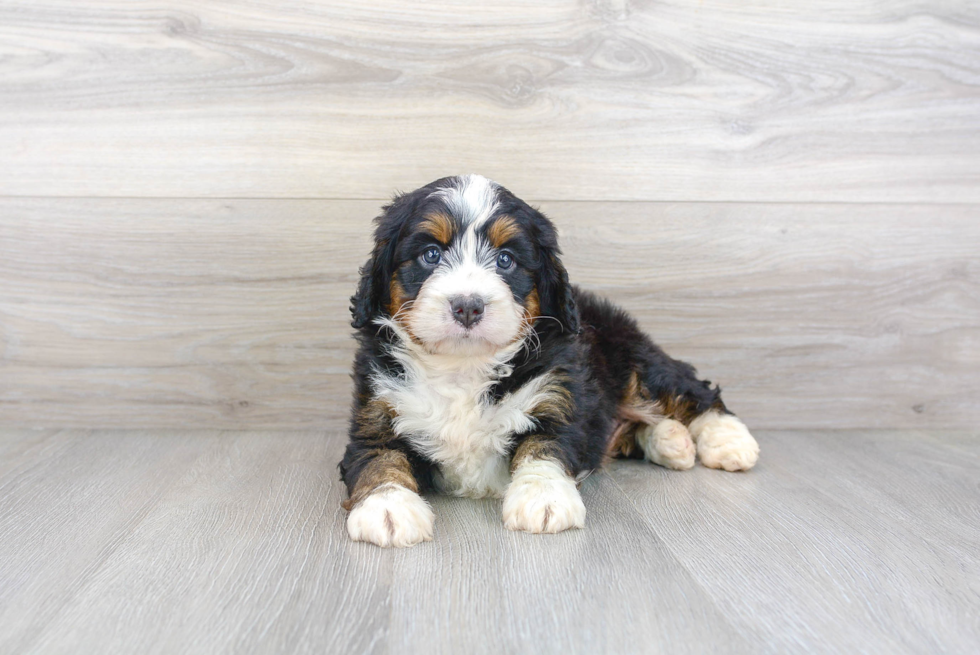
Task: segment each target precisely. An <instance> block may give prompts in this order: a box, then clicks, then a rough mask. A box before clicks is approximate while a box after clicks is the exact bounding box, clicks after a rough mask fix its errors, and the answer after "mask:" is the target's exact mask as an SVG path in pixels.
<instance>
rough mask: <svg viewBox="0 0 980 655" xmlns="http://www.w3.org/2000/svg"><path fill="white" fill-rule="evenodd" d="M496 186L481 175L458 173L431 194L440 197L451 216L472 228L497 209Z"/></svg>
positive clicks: (483, 221) (485, 219)
mask: <svg viewBox="0 0 980 655" xmlns="http://www.w3.org/2000/svg"><path fill="white" fill-rule="evenodd" d="M497 187H498V185H497V183H496V182H493V181H492V180H488V179H487V178H485V177H483V176H482V175H460V176H459V177H456V178H455V179H454V180H453V182H452V184H450V185H449V186H447V187H443V188H442V189H439V190H438V191H434V192H433V193H432V195H433V196H436V197H438V198H442V200H443V201H444V202H445V203H446V206H447V207H448V208H449V211H450V212H451V213H452V214H453V216H455V217H456V218H458V219H459V220H461V221H463V223H464V224H466V225H467V226H469V227H471V228H473V227H477V226H479V225H481V224H483V223H485V222H486V221H487V219H489V218H490V217H491V216H492V215H493V213H494V212H495V211H496V210H497V205H498V203H497Z"/></svg>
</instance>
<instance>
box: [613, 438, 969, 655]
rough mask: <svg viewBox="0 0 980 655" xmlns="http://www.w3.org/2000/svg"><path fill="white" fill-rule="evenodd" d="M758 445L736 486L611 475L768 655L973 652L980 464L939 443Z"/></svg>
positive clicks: (716, 478)
mask: <svg viewBox="0 0 980 655" xmlns="http://www.w3.org/2000/svg"><path fill="white" fill-rule="evenodd" d="M964 436H967V437H968V438H969V439H970V440H971V441H972V442H974V443H975V442H976V434H975V433H972V434H970V435H964ZM760 445H761V448H762V456H761V458H760V464H759V466H758V468H757V469H755V470H753V471H752V472H751V473H750V474H749V475H745V476H734V477H733V476H726V475H724V474H723V473H720V472H716V471H709V470H707V469H703V468H696V469H694V471H693V473H694V474H693V475H685V474H684V473H677V472H673V471H667V470H664V469H659V468H654V469H653V471H652V472H651V467H649V466H646V465H643V463H633V462H627V463H622V464H621V465H619V466H616V467H614V468H613V469H612V470H611V472H610V475H611V477H612V479H613V480H614V481H615V482H616V484H618V485H619V486H620V487H621V488H622V489H623V491H624V492H625V493H626V494H627V495H628V496H629V497H630V498H632V499H633V501H634V503H635V504H636V506H637V508H638V509H639V511H640V513H641V514H642V515H643V516H644V517H645V518H646V519H647V522H648V523H649V524H650V525H651V526H652V527H653V528H654V530H655V531H656V532H657V534H658V535H661V537H662V538H663V539H664V543H666V544H667V545H668V547H669V549H670V551H671V553H672V554H674V555H675V556H676V557H677V558H678V559H679V560H680V561H681V562H683V563H684V564H685V566H686V568H687V569H688V570H689V571H691V573H692V575H694V577H695V579H697V580H698V582H699V583H700V584H701V585H702V586H703V588H704V589H705V591H706V592H707V593H708V595H709V596H710V597H711V598H713V599H714V600H715V601H716V602H717V603H718V604H719V606H720V607H722V608H723V610H724V612H725V615H726V617H728V619H729V620H730V621H731V622H733V623H734V624H735V625H737V626H739V627H740V628H741V629H744V630H745V631H746V632H747V633H749V634H751V635H752V638H753V640H754V641H755V642H756V643H765V644H767V646H768V648H769V649H771V650H772V651H773V652H787V651H788V650H799V651H806V652H817V653H820V652H827V653H833V652H843V651H851V652H856V651H860V650H863V649H862V648H861V647H860V646H859V645H860V644H863V643H870V644H874V646H873V647H871V648H870V650H872V651H876V652H896V653H897V652H949V653H952V652H961V653H968V652H973V651H974V650H976V648H977V646H978V645H980V621H978V618H977V617H978V612H977V610H978V609H980V583H978V581H980V546H978V544H980V514H978V512H977V510H976V507H977V506H978V501H980V487H978V484H977V483H978V480H980V460H978V459H977V458H976V457H975V456H974V457H968V458H964V456H963V453H962V452H960V451H959V450H958V449H956V448H951V447H950V446H948V445H947V442H946V439H945V438H943V437H942V435H937V434H935V433H933V434H930V435H924V434H922V433H914V434H900V433H898V434H897V433H894V432H879V433H855V432H849V431H841V432H833V433H821V432H805V431H804V432H795V433H779V434H774V435H768V434H766V435H763V436H762V438H761V439H760ZM651 475H653V476H655V477H656V480H655V481H651ZM761 599H764V602H765V604H766V607H767V608H768V611H766V610H763V611H760V610H759V607H758V605H757V602H756V601H757V600H761ZM829 633H833V637H832V638H828V634H829ZM844 645H846V647H844Z"/></svg>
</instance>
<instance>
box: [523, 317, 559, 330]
mask: <svg viewBox="0 0 980 655" xmlns="http://www.w3.org/2000/svg"><path fill="white" fill-rule="evenodd" d="M538 318H546V319H548V320H549V321H555V322H556V323H558V326H559V327H561V331H562V332H564V331H565V326H564V325H562V322H561V321H560V320H558V319H557V318H555V317H554V316H529V317H528V319H527V320H529V321H533V320H535V319H538Z"/></svg>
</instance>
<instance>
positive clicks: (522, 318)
mask: <svg viewBox="0 0 980 655" xmlns="http://www.w3.org/2000/svg"><path fill="white" fill-rule="evenodd" d="M375 222H376V225H377V227H376V230H375V233H374V239H375V244H374V251H373V253H372V254H371V258H370V259H369V260H368V262H367V264H366V265H365V266H364V268H363V269H362V270H361V280H360V284H359V285H358V288H357V293H356V294H355V295H354V296H353V298H352V302H353V305H352V307H351V311H352V313H353V316H354V320H353V325H354V327H355V328H356V329H357V331H358V332H357V339H358V341H359V343H360V349H359V350H358V352H357V357H356V360H355V362H354V375H353V377H354V384H355V389H354V407H353V413H352V417H351V425H350V443H349V444H348V446H347V452H346V454H345V455H344V459H343V461H342V462H341V464H340V471H341V475H342V476H343V479H344V482H345V483H346V484H347V489H348V491H349V493H350V498H349V499H348V500H347V501H345V503H344V507H345V508H346V509H347V510H349V512H350V514H349V516H348V518H347V530H348V532H349V533H350V536H351V538H352V539H355V540H358V541H369V542H371V543H375V544H377V545H379V546H411V545H412V544H416V543H418V542H420V541H424V540H429V539H431V538H432V525H433V520H434V517H433V514H432V510H431V509H430V508H429V505H428V504H427V503H426V502H425V500H423V499H422V496H420V495H419V494H420V492H423V491H426V490H430V489H434V490H436V491H439V492H442V493H447V494H454V495H458V496H468V497H471V498H480V497H484V496H494V497H502V498H503V522H504V526H505V527H507V528H509V529H511V530H525V531H527V532H536V533H538V532H560V531H562V530H567V529H568V528H581V527H583V526H584V525H585V505H584V504H583V503H582V498H581V497H580V496H579V491H578V486H577V481H579V480H581V479H582V478H584V477H585V476H586V475H587V474H588V473H589V472H590V471H592V470H593V469H596V468H598V467H599V466H601V465H602V463H603V460H604V459H605V458H607V457H610V456H612V457H636V458H646V459H648V460H650V461H651V462H654V463H656V464H659V465H661V466H666V467H669V468H673V469H688V468H691V467H692V466H694V458H695V453H696V454H697V456H698V457H699V458H700V460H701V463H702V464H704V465H705V466H710V467H712V468H720V469H725V470H727V471H739V470H745V469H749V468H752V466H753V465H754V464H755V462H756V459H757V458H758V456H759V447H758V445H757V444H756V441H755V439H753V438H752V435H751V434H749V431H748V430H747V429H746V427H745V425H744V424H743V423H742V422H741V421H740V420H738V419H737V418H736V417H735V416H734V415H733V414H732V413H731V412H729V411H728V410H727V409H726V408H725V405H724V404H723V403H722V401H721V397H720V392H719V390H718V389H717V388H711V386H710V384H709V383H708V382H705V381H702V380H699V379H698V378H697V377H696V375H695V371H694V368H693V367H691V366H690V365H689V364H685V363H684V362H680V361H677V360H675V359H671V358H670V357H668V356H667V355H666V354H664V352H663V351H662V350H661V349H660V348H658V347H657V346H656V345H654V343H653V342H652V341H651V340H650V339H649V337H647V336H646V335H645V334H643V332H641V331H640V329H639V328H638V327H637V325H636V322H635V321H634V320H633V319H632V318H630V317H629V316H628V315H627V314H626V313H625V312H624V311H622V310H621V309H619V308H617V307H614V306H613V305H611V304H610V303H609V302H607V301H605V300H603V299H601V298H597V297H596V296H594V295H592V294H590V293H588V292H586V291H583V290H581V289H578V288H577V287H575V286H572V285H571V284H569V282H568V275H567V274H566V272H565V269H564V268H563V267H562V264H561V260H560V258H559V254H560V251H559V249H558V238H557V234H556V232H555V228H554V226H553V225H552V224H551V221H549V220H548V219H547V218H545V216H544V215H543V214H541V212H539V211H537V210H535V209H534V208H532V207H530V206H529V205H527V204H526V203H525V202H524V201H522V200H520V199H519V198H517V197H515V196H514V195H513V194H512V193H511V192H510V191H508V190H507V189H505V188H503V187H501V186H499V185H497V184H495V183H493V182H491V181H490V180H487V179H486V178H483V177H479V176H476V175H470V176H464V177H449V178H444V179H441V180H437V181H435V182H433V183H431V184H429V185H427V186H425V187H422V188H421V189H418V190H417V191H413V192H411V193H407V194H404V195H401V196H398V197H397V198H395V200H394V202H392V203H391V204H390V205H388V206H387V207H385V208H384V212H383V214H382V215H381V216H379V217H378V218H377V219H376V221H375Z"/></svg>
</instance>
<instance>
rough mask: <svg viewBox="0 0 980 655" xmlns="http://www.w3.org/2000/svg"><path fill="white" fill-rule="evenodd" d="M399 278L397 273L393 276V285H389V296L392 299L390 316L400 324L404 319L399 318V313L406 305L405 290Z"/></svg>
mask: <svg viewBox="0 0 980 655" xmlns="http://www.w3.org/2000/svg"><path fill="white" fill-rule="evenodd" d="M397 276H398V274H397V273H396V274H395V275H394V276H392V278H391V284H389V285H388V291H389V294H388V295H389V297H390V298H391V300H390V301H389V302H388V314H389V315H390V316H391V317H392V318H394V319H395V320H396V321H397V322H399V323H400V322H401V321H402V319H403V317H402V316H399V315H398V312H399V311H401V308H402V305H404V304H405V288H404V287H402V285H401V282H399V281H398V277H397Z"/></svg>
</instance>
